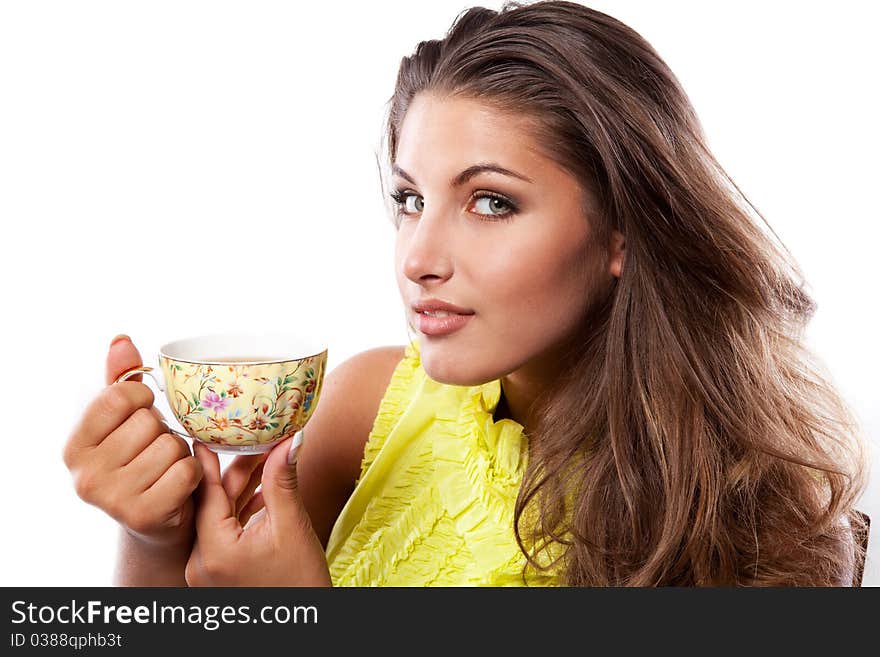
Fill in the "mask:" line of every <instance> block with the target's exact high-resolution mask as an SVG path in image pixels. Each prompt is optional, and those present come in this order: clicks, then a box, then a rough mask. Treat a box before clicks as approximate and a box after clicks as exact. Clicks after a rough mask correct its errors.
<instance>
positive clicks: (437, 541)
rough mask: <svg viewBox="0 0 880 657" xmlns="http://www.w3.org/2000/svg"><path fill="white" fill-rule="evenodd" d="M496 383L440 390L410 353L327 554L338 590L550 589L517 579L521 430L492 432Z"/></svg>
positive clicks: (509, 425) (414, 347) (414, 346)
mask: <svg viewBox="0 0 880 657" xmlns="http://www.w3.org/2000/svg"><path fill="white" fill-rule="evenodd" d="M500 398H501V382H500V380H495V381H491V382H489V383H486V384H483V385H479V386H471V387H461V386H450V385H445V384H441V383H438V382H436V381H433V380H432V379H430V378H429V377H428V376H427V374H426V373H425V372H424V370H423V369H422V368H421V358H420V353H419V347H418V343H417V342H415V341H413V342H411V343H410V344H409V345H408V346H407V348H406V352H405V358H404V359H403V360H402V361H401V362H400V363H399V364H398V366H397V368H396V370H395V372H394V376H393V377H392V380H391V382H390V383H389V386H388V390H387V392H386V394H385V396H384V398H383V400H382V402H381V404H380V407H379V412H378V414H377V417H376V421H375V423H374V426H373V430H372V431H371V433H370V436H369V438H368V440H367V444H366V446H365V449H364V458H363V461H362V465H361V475H360V477H359V479H358V483H357V486H356V488H355V491H354V493H353V494H352V496H351V498H350V499H349V501H348V502H347V503H346V506H345V507H344V508H343V510H342V512H341V513H340V516H339V518H338V519H337V522H336V524H335V525H334V528H333V532H332V533H331V536H330V540H329V542H328V546H327V557H328V562H329V565H330V574H331V577H332V579H333V583H334V585H336V586H388V585H390V586H431V585H441V586H509V585H513V586H516V585H519V586H522V585H523V584H530V585H536V584H538V585H548V584H556V583H557V582H556V581H554V580H553V578H551V577H547V576H537V577H536V576H535V575H534V574H533V573H531V574H530V573H527V581H523V576H522V572H523V565H524V564H525V557H524V555H523V554H522V552H521V551H520V549H519V546H518V544H517V542H516V537H515V535H514V532H513V511H514V504H515V501H516V497H517V494H518V492H519V487H520V484H521V482H522V476H523V473H524V472H525V467H526V461H527V458H528V443H527V440H526V437H525V435H524V434H523V427H522V426H521V425H520V424H518V423H517V422H516V421H514V420H512V419H503V420H499V421H497V422H496V421H495V420H494V418H493V413H494V412H495V409H496V407H497V405H498V403H499V401H500Z"/></svg>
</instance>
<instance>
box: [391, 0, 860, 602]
mask: <svg viewBox="0 0 880 657" xmlns="http://www.w3.org/2000/svg"><path fill="white" fill-rule="evenodd" d="M419 93H432V94H437V95H438V96H440V97H461V98H468V99H474V100H478V101H480V102H482V103H484V104H486V105H487V106H489V107H492V108H495V109H497V110H498V111H500V112H509V113H512V114H514V115H516V116H521V117H525V118H527V119H528V120H529V125H530V126H532V129H533V131H534V137H535V139H536V141H537V143H538V144H540V146H541V148H542V152H543V153H544V154H545V155H546V156H547V157H548V158H551V159H552V160H554V161H555V162H556V163H557V164H558V165H559V166H561V167H562V168H564V169H565V170H566V171H568V172H569V173H571V174H572V175H573V176H575V177H576V178H577V179H578V180H579V181H580V182H581V183H582V185H583V188H584V189H585V190H589V192H590V193H591V194H592V196H593V197H594V198H595V200H596V202H597V204H598V207H596V208H595V211H592V212H590V213H589V214H588V215H585V216H589V220H590V221H591V222H593V223H594V224H595V225H593V229H594V232H595V233H596V234H597V235H598V236H599V239H600V240H601V239H604V238H607V236H608V235H609V234H610V231H611V230H612V229H613V230H617V231H619V232H620V233H622V234H623V235H624V237H625V241H626V255H625V262H624V266H623V270H622V273H621V276H620V277H619V278H618V279H615V280H614V282H613V283H612V285H611V287H610V288H609V289H607V290H606V291H605V293H604V294H603V295H602V296H601V298H599V299H597V300H596V303H594V304H592V310H591V312H590V313H589V316H588V318H587V319H588V321H586V322H585V323H584V326H583V328H582V331H581V333H580V334H579V335H578V336H576V338H575V339H574V340H573V341H572V344H571V354H570V358H568V359H567V360H566V361H565V362H566V363H569V364H570V365H567V367H566V371H565V373H564V376H562V377H561V378H560V379H559V380H558V382H557V383H556V384H554V387H553V389H552V390H548V391H546V392H545V393H544V394H543V395H542V397H541V404H540V414H539V420H538V422H537V425H536V429H535V431H533V433H532V435H530V436H529V452H530V453H529V460H528V467H527V470H526V472H525V475H524V477H523V482H522V485H521V489H520V492H519V496H518V498H517V500H516V508H515V521H514V531H515V533H516V538H517V541H518V542H519V545H520V548H521V549H522V551H523V553H524V554H525V556H526V559H525V562H526V565H525V569H524V574H525V570H527V569H529V568H536V569H539V570H549V569H552V570H553V571H554V572H557V573H559V574H560V576H561V577H562V579H563V581H564V583H565V584H568V585H572V586H579V585H588V586H603V585H612V586H656V585H678V586H740V585H761V586H767V585H769V586H779V585H806V586H822V585H832V586H834V585H850V584H851V583H853V581H854V580H855V579H857V575H856V573H858V572H859V569H860V564H861V563H863V560H864V551H863V549H862V548H861V547H860V545H859V541H858V540H856V538H857V537H858V536H859V533H860V532H863V531H865V525H864V521H863V519H862V517H861V514H859V513H858V511H856V510H855V508H854V505H855V504H856V503H857V501H858V500H859V498H860V495H861V493H862V491H863V489H864V487H865V483H866V482H865V480H866V467H867V466H866V462H865V459H866V456H865V448H864V442H863V438H862V437H861V435H860V433H859V430H858V426H857V423H856V421H855V419H854V417H853V416H852V414H851V412H850V411H849V410H848V409H847V406H846V404H845V403H844V402H843V400H842V399H841V397H840V395H839V394H838V393H837V392H836V391H835V389H834V386H833V385H832V384H831V382H830V376H829V375H828V373H827V372H826V371H824V368H823V367H822V366H821V365H820V364H819V362H818V361H817V359H815V358H814V357H813V356H812V355H811V354H810V352H809V351H808V350H807V348H806V347H805V345H804V340H803V329H804V327H805V325H806V324H807V322H808V320H809V319H810V317H811V315H812V313H813V311H814V303H813V301H812V299H811V298H810V296H809V294H808V293H807V292H806V291H805V284H804V281H803V277H802V275H801V273H800V271H799V269H798V267H797V265H796V264H795V263H794V261H793V259H792V258H791V256H790V254H789V253H788V251H787V250H786V249H785V248H784V246H782V245H781V242H780V240H779V239H778V237H777V236H776V234H775V233H773V231H772V229H770V228H769V225H768V224H767V222H766V221H765V220H764V217H763V216H762V215H761V214H760V212H758V210H757V209H756V208H755V207H754V206H753V205H752V203H751V202H750V201H749V200H748V199H747V198H746V196H745V195H744V194H743V193H742V192H741V190H740V189H739V188H738V187H737V185H736V184H735V183H734V182H733V180H732V179H731V178H730V176H729V175H728V174H727V173H726V172H725V171H724V170H723V169H722V167H721V166H720V165H719V163H718V162H717V161H716V159H715V158H714V156H713V155H712V153H711V152H710V151H709V148H708V146H707V142H706V139H705V136H704V134H703V130H702V127H701V125H700V123H699V121H698V118H697V116H696V114H695V112H694V110H693V108H692V106H691V104H690V101H689V99H688V98H687V95H686V94H685V92H684V90H683V89H682V87H681V85H680V83H679V81H678V80H677V79H676V77H675V76H674V75H673V73H672V72H671V71H670V69H669V68H668V66H667V65H666V64H665V63H664V61H663V60H662V59H661V58H660V56H659V55H658V54H657V52H656V51H655V50H654V49H653V48H652V46H651V45H650V44H649V43H648V42H647V41H646V40H645V39H644V38H642V37H641V36H640V35H639V34H637V33H636V32H635V31H633V30H632V29H631V28H629V27H628V26H626V25H624V24H623V23H621V22H620V21H618V20H616V19H614V18H612V17H610V16H607V15H606V14H603V13H601V12H598V11H595V10H593V9H590V8H588V7H585V6H583V5H580V4H576V3H573V2H564V1H541V2H534V3H522V2H506V3H505V4H504V6H503V7H502V8H501V9H500V10H499V11H495V10H490V9H486V8H483V7H473V8H471V9H468V10H466V11H464V12H462V13H461V14H459V15H458V16H457V17H456V19H455V21H454V22H453V24H452V26H451V27H450V29H449V31H448V32H447V34H446V36H445V37H444V38H443V39H442V40H427V41H422V42H420V43H418V45H417V46H416V48H415V51H414V52H413V54H411V55H410V56H407V57H404V58H403V59H402V61H401V64H400V69H399V72H398V76H397V82H396V86H395V89H394V94H393V96H392V98H391V100H390V107H389V110H388V115H387V125H386V129H385V132H384V135H383V136H384V137H385V139H386V140H387V146H385V147H383V149H385V150H386V153H387V155H388V156H389V157H390V161H391V162H394V160H395V155H396V152H397V144H398V137H399V134H400V128H401V124H402V122H403V119H404V116H405V114H406V111H407V108H408V107H409V105H410V104H411V102H412V101H413V98H414V97H415V96H416V94H419ZM585 210H586V208H585ZM758 219H760V221H758ZM762 224H763V225H762ZM765 229H766V230H765ZM768 231H769V233H768ZM770 233H772V238H771V236H770ZM603 243H607V242H603ZM597 244H598V242H597Z"/></svg>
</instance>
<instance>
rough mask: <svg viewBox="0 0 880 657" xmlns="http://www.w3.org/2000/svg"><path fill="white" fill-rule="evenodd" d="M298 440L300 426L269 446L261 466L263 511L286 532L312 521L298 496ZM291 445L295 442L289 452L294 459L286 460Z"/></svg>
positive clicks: (276, 525) (275, 524)
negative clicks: (267, 454)
mask: <svg viewBox="0 0 880 657" xmlns="http://www.w3.org/2000/svg"><path fill="white" fill-rule="evenodd" d="M301 442H302V431H301V430H300V431H298V432H297V433H296V435H294V436H293V437H292V438H288V439H287V440H284V441H282V442H281V443H279V444H278V445H276V446H275V447H274V448H272V451H271V452H269V457H268V458H267V459H266V463H265V465H264V466H263V481H262V493H263V501H264V502H265V505H266V514H267V515H268V516H269V521H270V522H271V523H272V525H273V526H275V527H278V528H279V529H280V530H281V531H283V532H285V533H286V532H289V531H291V530H293V531H295V530H296V528H297V527H299V528H301V527H302V526H303V525H304V524H306V523H310V522H311V521H310V520H309V516H308V512H307V511H306V509H305V507H304V506H303V503H302V499H301V498H300V496H299V489H298V482H297V476H296V458H295V457H296V456H297V454H296V452H298V451H299V449H298V448H299V443H301ZM291 445H295V450H294V453H293V454H292V456H293V457H294V459H293V463H290V462H289V460H288V457H289V456H290V455H291Z"/></svg>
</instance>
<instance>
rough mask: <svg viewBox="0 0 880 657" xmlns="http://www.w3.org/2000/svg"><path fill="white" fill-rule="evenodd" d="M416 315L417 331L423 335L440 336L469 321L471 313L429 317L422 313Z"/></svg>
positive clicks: (459, 327)
mask: <svg viewBox="0 0 880 657" xmlns="http://www.w3.org/2000/svg"><path fill="white" fill-rule="evenodd" d="M416 314H417V315H418V322H419V331H421V332H422V333H424V334H425V335H430V336H440V335H449V334H450V333H455V331H458V330H459V329H461V328H463V327H464V326H465V325H467V323H468V322H470V321H471V318H472V317H473V315H449V316H448V317H429V316H428V315H423V314H422V313H416Z"/></svg>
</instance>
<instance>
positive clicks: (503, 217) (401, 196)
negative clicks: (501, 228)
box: [389, 189, 517, 221]
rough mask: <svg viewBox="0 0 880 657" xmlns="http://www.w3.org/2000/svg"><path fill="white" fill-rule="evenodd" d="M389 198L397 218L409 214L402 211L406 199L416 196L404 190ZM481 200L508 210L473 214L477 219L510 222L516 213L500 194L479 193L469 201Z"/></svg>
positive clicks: (508, 200) (392, 194) (511, 202)
mask: <svg viewBox="0 0 880 657" xmlns="http://www.w3.org/2000/svg"><path fill="white" fill-rule="evenodd" d="M389 196H391V198H392V200H393V201H394V204H395V205H396V206H397V215H398V216H401V215H403V216H406V215H409V214H411V213H409V212H404V211H403V207H404V206H405V205H406V203H405V200H406V197H407V196H418V194H414V193H413V192H411V191H407V190H405V189H397V190H394V191H393V192H392V193H391V194H389ZM481 198H491V199H498V200H499V201H501V202H503V203H504V204H505V205H506V206H507V207H508V208H510V209H509V210H508V211H507V212H505V213H504V214H492V215H489V214H480V213H479V212H475V213H474V214H476V215H477V216H479V217H486V219H485V220H486V221H510V220H511V219H513V215H515V214H516V212H517V207H516V205H514V203H513V201H511V200H510V199H509V198H507V197H505V196H502V195H501V194H496V193H494V192H481V193H478V194H475V195H474V196H473V197H472V199H471V200H472V201H474V200H479V199H481Z"/></svg>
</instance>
